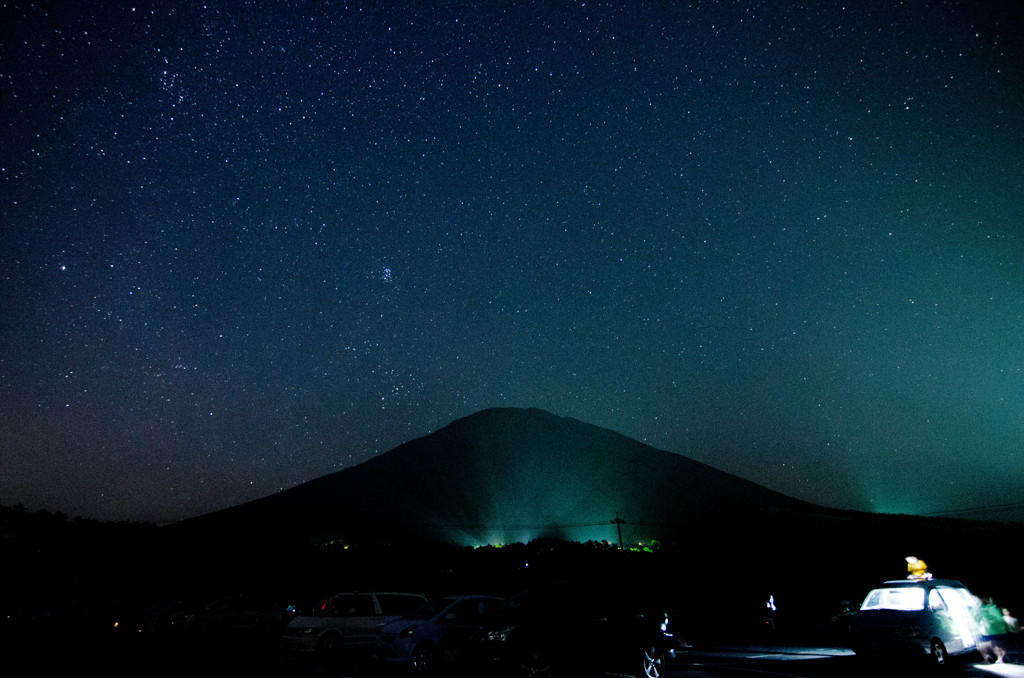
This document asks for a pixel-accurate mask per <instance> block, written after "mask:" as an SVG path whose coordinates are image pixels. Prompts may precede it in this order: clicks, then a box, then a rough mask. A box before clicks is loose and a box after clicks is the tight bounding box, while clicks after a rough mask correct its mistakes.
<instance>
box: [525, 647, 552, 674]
mask: <svg viewBox="0 0 1024 678" xmlns="http://www.w3.org/2000/svg"><path fill="white" fill-rule="evenodd" d="M519 669H520V673H519V675H521V676H524V678H551V675H552V674H551V662H550V661H549V660H548V658H547V657H546V656H545V655H544V654H543V653H540V652H531V653H529V654H527V655H526V656H525V657H523V660H522V661H521V662H520V664H519Z"/></svg>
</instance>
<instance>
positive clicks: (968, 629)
mask: <svg viewBox="0 0 1024 678" xmlns="http://www.w3.org/2000/svg"><path fill="white" fill-rule="evenodd" d="M980 605H981V602H980V601H979V600H978V598H976V597H975V596H974V595H973V594H971V592H970V591H968V590H967V588H966V587H965V586H964V585H963V584H961V583H960V582H959V581H956V580H955V579H905V580H898V581H888V582H885V583H884V584H883V585H882V586H880V587H879V588H876V589H874V590H872V591H871V592H870V593H868V595H867V597H866V598H864V602H863V603H862V604H861V606H860V610H859V611H858V612H856V613H854V615H853V616H852V617H851V619H850V633H851V638H850V645H851V647H852V649H853V650H854V652H856V653H857V654H858V655H868V656H871V655H880V654H916V655H927V656H930V657H931V659H932V661H933V662H934V663H936V664H939V665H942V664H945V663H946V662H947V661H948V660H949V657H950V656H953V655H959V654H965V653H968V652H973V651H975V650H976V649H977V644H978V639H979V638H980V636H981V634H982V630H981V628H980V625H979V623H978V615H979V611H980Z"/></svg>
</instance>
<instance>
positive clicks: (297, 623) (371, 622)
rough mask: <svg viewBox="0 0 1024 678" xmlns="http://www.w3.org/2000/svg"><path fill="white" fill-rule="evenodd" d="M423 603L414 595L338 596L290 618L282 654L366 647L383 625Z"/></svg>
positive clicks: (285, 630) (373, 640)
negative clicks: (284, 652) (285, 652)
mask: <svg viewBox="0 0 1024 678" xmlns="http://www.w3.org/2000/svg"><path fill="white" fill-rule="evenodd" d="M426 602H427V599H426V597H425V596H421V595H419V594H416V593H376V592H374V593H339V594H337V595H333V596H331V597H330V598H327V599H326V600H324V601H321V602H320V603H317V604H316V605H314V606H313V607H312V609H310V610H308V611H303V612H302V613H300V614H298V615H297V616H295V617H294V618H292V620H291V621H289V622H288V626H287V627H285V629H284V632H283V633H282V635H281V644H282V646H283V648H284V649H285V650H286V651H289V650H290V651H296V652H313V651H316V652H319V653H321V654H335V653H338V652H340V651H342V650H350V649H353V648H360V647H362V648H369V647H372V646H373V644H374V643H375V642H376V640H377V633H378V632H379V631H380V628H381V627H382V626H384V624H386V623H388V622H389V621H391V620H392V619H397V618H399V617H401V616H403V615H406V614H409V613H410V612H412V611H413V610H415V609H416V608H418V607H420V606H422V605H424V604H425V603H426Z"/></svg>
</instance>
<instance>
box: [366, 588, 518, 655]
mask: <svg viewBox="0 0 1024 678" xmlns="http://www.w3.org/2000/svg"><path fill="white" fill-rule="evenodd" d="M501 603H502V599H501V598H496V597H494V596H449V597H446V598H438V599H437V600H435V601H432V602H430V603H428V604H426V605H424V606H423V607H421V608H419V609H418V610H415V611H414V612H412V614H409V615H406V616H404V617H401V618H400V619H396V620H394V621H392V622H388V623H387V624H385V625H384V626H383V627H382V628H381V630H380V635H379V636H378V638H377V658H378V659H379V660H381V661H383V662H387V663H390V664H398V665H402V666H407V667H409V668H411V669H413V670H414V671H417V672H420V673H427V672H429V671H431V670H432V669H433V668H434V666H435V665H436V664H438V663H442V662H452V661H456V660H457V659H458V654H459V651H460V650H462V649H464V648H465V646H466V643H468V642H470V641H471V640H472V639H474V638H475V636H476V634H478V633H479V632H480V629H481V628H482V627H483V623H484V619H485V618H486V616H487V614H488V613H490V612H491V611H492V610H493V609H494V608H497V607H498V605H500V604H501Z"/></svg>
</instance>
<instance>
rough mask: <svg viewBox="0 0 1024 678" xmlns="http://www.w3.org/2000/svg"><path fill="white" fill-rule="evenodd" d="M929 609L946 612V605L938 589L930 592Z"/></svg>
mask: <svg viewBox="0 0 1024 678" xmlns="http://www.w3.org/2000/svg"><path fill="white" fill-rule="evenodd" d="M928 609H930V610H934V611H936V612H945V611H946V603H945V601H944V600H942V596H940V595H939V590H938V589H932V590H931V591H929V592H928Z"/></svg>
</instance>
